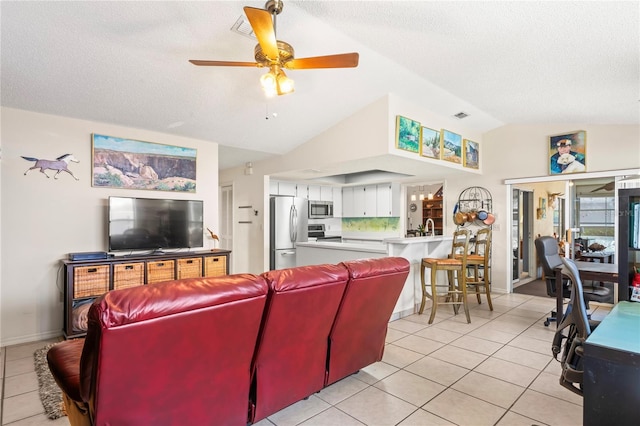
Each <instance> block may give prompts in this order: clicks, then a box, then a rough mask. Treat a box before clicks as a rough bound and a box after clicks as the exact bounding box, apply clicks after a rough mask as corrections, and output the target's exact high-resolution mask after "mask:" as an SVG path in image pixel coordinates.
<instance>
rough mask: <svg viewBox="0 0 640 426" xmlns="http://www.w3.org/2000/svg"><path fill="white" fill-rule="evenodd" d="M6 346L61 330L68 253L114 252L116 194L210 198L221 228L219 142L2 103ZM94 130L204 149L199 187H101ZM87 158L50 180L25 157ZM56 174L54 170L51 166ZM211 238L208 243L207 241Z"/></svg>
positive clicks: (207, 210)
mask: <svg viewBox="0 0 640 426" xmlns="http://www.w3.org/2000/svg"><path fill="white" fill-rule="evenodd" d="M1 112H2V133H1V135H2V170H1V174H0V176H1V185H2V187H1V194H2V204H1V217H2V223H1V226H0V232H1V234H2V248H1V253H2V258H1V262H0V264H1V276H0V292H1V301H0V302H1V314H0V321H1V324H0V332H1V335H0V344H1V345H2V346H6V345H11V344H16V343H22V342H27V341H33V340H39V339H44V338H49V337H53V336H59V335H61V330H62V316H63V305H62V302H61V296H60V293H61V291H62V277H61V269H60V259H63V258H66V256H67V254H68V253H70V252H82V251H105V250H107V216H106V215H107V210H106V208H107V198H108V197H109V196H110V195H121V196H140V197H142V196H144V197H151V198H180V199H198V200H204V202H205V203H204V217H205V226H208V227H210V228H212V229H215V228H217V227H218V167H217V164H218V144H217V143H212V142H207V141H202V140H195V139H188V138H184V137H177V136H173V135H169V134H164V133H157V132H150V131H146V130H141V129H134V128H127V127H122V126H115V125H111V124H106V123H98V122H91V121H83V120H77V119H70V118H65V117H59V116H52V115H45V114H38V113H33V112H27V111H22V110H16V109H10V108H2V110H1ZM91 133H100V134H105V135H111V136H117V137H124V138H130V139H136V140H142V141H149V142H156V143H162V144H169V145H178V146H184V147H189V148H196V149H197V155H198V157H197V183H196V193H179V192H165V191H138V190H128V189H109V188H93V187H92V186H91V183H92V175H91V172H92V167H91V163H92V152H91ZM67 153H71V154H73V155H74V156H75V157H76V158H77V159H79V160H80V163H73V164H71V165H70V166H69V169H70V170H71V171H72V172H73V173H74V174H75V175H76V177H78V178H79V180H78V181H75V180H74V179H73V178H72V177H71V176H69V175H68V174H66V173H62V174H60V175H59V176H58V179H53V178H49V179H47V178H46V177H45V176H44V175H43V174H41V173H40V172H39V171H37V170H32V171H30V172H29V173H28V174H27V175H26V176H24V175H23V174H24V172H25V170H27V169H28V168H29V167H31V166H32V165H33V163H32V162H28V161H25V160H24V159H22V158H20V156H28V157H36V158H44V159H55V158H56V157H59V156H61V155H63V154H67ZM49 175H50V176H52V175H53V173H52V172H51V171H50V172H49ZM205 244H206V243H205Z"/></svg>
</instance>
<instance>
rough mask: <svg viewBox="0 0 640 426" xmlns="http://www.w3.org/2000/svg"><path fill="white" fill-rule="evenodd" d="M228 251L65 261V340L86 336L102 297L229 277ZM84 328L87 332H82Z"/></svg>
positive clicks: (156, 253)
mask: <svg viewBox="0 0 640 426" xmlns="http://www.w3.org/2000/svg"><path fill="white" fill-rule="evenodd" d="M230 253H231V251H229V250H221V249H220V250H209V251H183V252H174V253H166V252H163V251H162V250H160V249H158V250H154V251H153V252H151V253H149V254H132V255H126V256H116V257H108V258H106V259H94V260H67V259H65V260H62V261H61V262H62V266H63V278H64V318H63V329H62V332H63V335H64V337H65V338H67V339H70V338H76V337H82V336H84V335H85V334H86V313H87V309H88V308H89V305H91V303H92V302H93V301H94V300H95V299H96V298H97V297H98V296H100V295H102V294H104V293H106V292H107V291H110V290H117V289H122V288H127V287H135V286H139V285H150V284H155V283H158V282H162V281H170V280H175V279H182V278H198V277H215V276H219V275H227V274H229V254H230ZM83 325H84V328H83Z"/></svg>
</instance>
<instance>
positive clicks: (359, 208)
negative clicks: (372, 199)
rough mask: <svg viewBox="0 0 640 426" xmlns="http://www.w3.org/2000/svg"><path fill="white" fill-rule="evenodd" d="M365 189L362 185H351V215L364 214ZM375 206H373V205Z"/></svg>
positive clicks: (359, 215)
mask: <svg viewBox="0 0 640 426" xmlns="http://www.w3.org/2000/svg"><path fill="white" fill-rule="evenodd" d="M364 200H365V190H364V186H354V187H353V215H352V216H353V217H364V216H365V211H366V208H365V205H364V203H365V201H364ZM374 208H375V207H374Z"/></svg>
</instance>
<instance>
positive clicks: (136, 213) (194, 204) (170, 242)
mask: <svg viewBox="0 0 640 426" xmlns="http://www.w3.org/2000/svg"><path fill="white" fill-rule="evenodd" d="M202 242H203V221H202V201H199V200H162V199H154V198H131V197H109V251H115V250H161V249H176V248H191V247H202Z"/></svg>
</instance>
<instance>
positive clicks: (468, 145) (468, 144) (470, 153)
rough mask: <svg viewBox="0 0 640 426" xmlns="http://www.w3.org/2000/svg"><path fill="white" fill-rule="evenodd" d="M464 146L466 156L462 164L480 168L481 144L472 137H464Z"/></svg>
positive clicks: (471, 167) (470, 167)
mask: <svg viewBox="0 0 640 426" xmlns="http://www.w3.org/2000/svg"><path fill="white" fill-rule="evenodd" d="M463 146H464V150H463V152H464V158H463V162H462V165H463V166H464V167H467V168H469V169H476V170H478V169H479V168H480V144H479V143H478V142H475V141H472V140H471V139H464V141H463Z"/></svg>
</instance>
